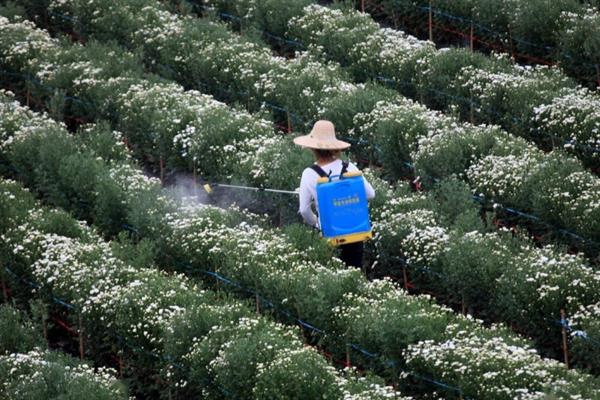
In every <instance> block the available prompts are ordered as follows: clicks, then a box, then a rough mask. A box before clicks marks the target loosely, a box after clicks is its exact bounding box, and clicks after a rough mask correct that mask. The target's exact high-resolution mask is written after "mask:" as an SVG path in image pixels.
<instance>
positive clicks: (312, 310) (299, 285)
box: [19, 212, 544, 386]
mask: <svg viewBox="0 0 600 400" xmlns="http://www.w3.org/2000/svg"><path fill="white" fill-rule="evenodd" d="M219 214H222V212H219V213H216V215H219ZM210 215H211V214H208V217H210ZM199 217H200V215H198V216H195V217H194V218H195V219H194V218H192V219H190V218H189V217H188V218H185V219H178V218H176V217H171V218H169V220H170V221H171V222H170V225H172V226H171V228H172V229H173V233H172V234H171V235H167V237H169V238H174V240H173V242H169V247H171V246H172V247H173V248H172V249H170V252H171V253H173V254H175V255H179V257H180V259H182V260H194V262H198V266H199V267H200V266H201V267H202V268H206V266H207V265H211V264H212V265H213V266H214V268H215V270H217V271H219V272H224V273H226V274H227V275H229V276H233V277H235V278H237V280H239V281H241V282H243V283H245V284H247V285H249V286H252V287H254V288H256V287H258V288H259V289H261V292H264V293H266V294H268V295H269V296H270V297H271V298H273V299H278V300H279V301H280V302H281V303H282V304H286V303H288V302H290V306H294V307H295V308H296V309H295V311H297V313H298V315H300V316H306V317H307V318H308V317H310V318H314V319H315V320H317V321H318V322H321V323H322V324H323V326H331V330H332V331H335V329H336V326H335V325H333V326H332V325H331V322H330V321H331V320H332V318H331V317H329V318H327V317H326V316H324V315H323V311H326V310H331V311H329V313H331V312H333V310H334V308H335V307H334V306H335V305H337V304H338V303H339V301H338V300H336V299H339V298H340V296H342V295H344V294H345V293H347V292H358V291H359V289H360V287H361V286H362V285H364V284H365V283H364V282H362V278H360V275H359V274H358V272H352V271H345V270H340V265H339V263H337V267H336V262H334V261H327V264H325V265H331V267H329V268H325V265H323V264H321V265H319V264H320V263H317V262H316V261H313V262H312V263H310V262H306V261H305V260H303V256H302V253H300V250H299V249H298V250H294V249H293V248H290V247H289V245H287V246H286V244H285V242H282V241H281V239H277V237H276V236H273V235H274V233H269V232H268V231H265V230H264V229H261V228H259V227H256V226H252V225H248V224H246V225H239V224H237V225H234V226H235V227H237V229H231V228H227V230H223V228H226V226H223V227H221V228H220V227H219V224H213V223H209V224H208V225H209V227H210V229H207V230H205V231H203V232H204V234H203V235H202V236H200V237H199V236H198V232H199V231H200V230H201V226H196V225H195V224H197V222H194V221H199V222H200V223H201V224H206V223H207V222H202V221H207V220H206V215H202V218H201V219H198V218H199ZM217 218H223V217H217ZM35 220H36V221H42V220H43V218H36V219H35ZM208 221H210V218H209V219H208ZM217 221H218V219H217ZM182 228H183V229H184V230H183V232H189V233H190V235H189V236H182V235H180V234H179V229H182ZM25 231H26V232H31V231H32V229H25ZM232 235H233V236H232ZM252 237H254V238H257V240H260V243H257V242H256V241H253V240H250V238H252ZM203 238H204V239H203ZM199 239H200V240H203V242H199V243H198V242H197V241H198V240H199ZM39 240H40V241H41V242H42V244H41V246H42V249H43V246H45V245H46V244H48V245H50V244H51V245H52V246H58V247H59V248H60V249H62V250H60V251H56V252H54V251H53V250H50V249H48V250H43V251H44V254H47V255H46V256H45V257H44V259H45V260H48V262H50V263H52V264H53V265H54V263H53V262H52V259H53V258H54V257H56V256H57V255H58V254H59V253H67V254H73V256H71V257H72V258H73V259H74V260H76V259H79V258H80V257H83V260H87V262H97V261H95V260H97V259H98V257H97V253H96V251H97V250H94V249H91V250H94V251H92V254H91V255H88V254H89V253H86V251H87V250H86V251H84V252H83V253H82V252H79V251H75V253H73V252H69V251H67V250H66V249H68V248H72V247H74V246H71V245H70V244H72V243H71V242H69V240H70V239H68V240H67V239H64V238H61V237H59V236H51V237H49V236H48V235H42V236H40V237H39ZM190 240H193V241H196V243H194V244H193V245H192V244H191V243H190V242H189V241H190ZM213 241H214V242H213ZM32 242H37V241H33V240H32ZM65 244H69V245H67V247H64V245H65ZM36 247H37V246H36ZM21 250H24V249H21ZM21 250H19V253H21ZM220 251H223V253H220ZM190 252H191V254H190ZM199 252H200V253H199ZM24 253H25V256H26V258H27V259H29V260H31V259H33V258H34V257H33V256H29V255H28V254H27V251H24ZM52 254H54V255H52ZM225 254H227V257H223V255H225ZM236 254H239V256H236ZM203 255H204V257H208V258H204V259H203V258H201V257H202V256H203ZM71 257H69V258H71ZM304 257H305V256H304ZM279 259H280V261H278V260H279ZM326 260H329V259H326ZM112 263H114V261H113V262H111V264H112ZM215 263H216V265H215ZM331 263H333V264H331ZM36 265H39V267H40V268H39V269H37V270H36V271H38V272H39V274H38V275H35V277H36V278H37V279H47V280H51V282H54V280H55V279H57V277H56V274H52V275H48V273H49V270H48V269H47V268H45V267H44V265H46V261H44V262H43V263H41V264H36ZM290 265H297V267H295V268H292V269H291V270H288V269H289V266H290ZM64 268H69V267H68V266H64ZM81 268H85V267H84V266H83V265H82V264H81V263H79V262H78V264H77V268H76V269H74V270H73V272H75V271H76V270H79V269H81ZM330 268H333V270H331V269H330ZM95 270H99V271H102V268H95ZM278 270H288V273H286V274H281V275H280V274H275V273H273V272H275V271H278ZM335 270H338V271H339V272H338V273H333V272H334V271H335ZM119 271H121V272H122V273H126V271H127V268H123V267H121V268H119ZM100 273H102V272H100ZM340 273H341V275H340ZM90 275H91V276H94V275H93V274H92V273H90ZM96 275H97V274H96ZM338 275H340V276H339V277H338ZM315 276H318V277H319V278H320V279H316V280H315ZM327 276H330V278H329V279H327V278H326V277H327ZM344 276H346V278H343V279H342V282H343V281H346V282H347V283H345V284H342V285H341V286H340V283H339V280H340V278H342V277H344ZM259 277H260V278H259ZM52 278H54V279H52ZM267 278H268V279H267ZM65 279H66V278H65ZM70 279H71V278H70ZM156 279H159V278H156V277H155V276H153V275H152V276H150V277H145V278H142V277H140V278H139V279H137V280H139V281H142V282H155V280H156ZM281 279H283V280H284V282H285V281H287V282H288V284H287V285H286V284H284V283H282V282H281V281H280V280H281ZM104 280H108V279H107V278H103V279H102V281H104ZM94 281H96V280H94ZM108 281H109V282H110V280H108ZM123 281H124V282H127V283H123V285H126V286H127V288H128V290H125V294H127V293H129V295H126V297H127V299H128V300H127V302H126V304H130V303H131V302H132V298H130V297H129V296H130V295H131V296H138V295H139V292H137V291H134V289H137V288H138V287H139V286H140V285H138V284H133V283H131V282H132V279H129V278H127V277H126V278H124V279H123ZM133 282H134V283H135V280H133ZM315 282H321V283H320V285H319V286H315ZM86 285H87V284H86V283H85V281H83V282H82V281H77V282H74V281H73V280H69V281H68V282H67V283H66V284H61V283H60V282H58V281H57V282H56V283H55V284H53V286H52V287H53V288H56V289H57V290H60V294H63V295H65V296H77V295H78V294H80V293H86V292H87V291H88V290H89V291H90V293H91V292H92V291H94V288H93V287H87V286H86ZM131 285H133V286H131ZM322 285H325V286H322ZM348 285H350V286H348ZM159 287H160V288H161V289H160V290H158V289H157V291H153V292H152V293H153V295H152V296H148V297H147V298H146V300H148V299H152V298H154V297H157V298H159V299H160V298H161V296H159V295H158V293H163V295H162V296H166V294H164V293H169V292H170V291H169V290H168V289H167V290H164V289H165V288H164V287H163V286H160V285H159ZM352 287H354V288H355V289H351V288H352ZM306 288H312V290H314V291H315V292H314V294H313V295H307V294H306ZM132 291H133V293H132ZM319 293H320V294H321V296H322V293H328V294H329V297H328V298H325V299H323V298H322V297H320V296H317V294H319ZM94 294H96V292H95V291H94ZM125 294H124V295H125ZM154 294H155V295H154ZM400 294H401V292H399V291H397V290H395V294H394V296H393V297H397V296H398V295H400ZM291 295H293V297H292V298H291V299H290V298H289V296H291ZM98 296H100V297H102V296H101V295H100V294H98ZM282 296H286V297H282ZM404 296H405V295H404ZM134 298H138V297H134ZM286 299H287V300H286ZM308 299H317V300H319V301H317V302H310V301H309V302H307V300H308ZM140 300H141V301H142V302H144V301H145V300H144V297H143V296H142V298H141V299H140ZM157 301H158V300H157ZM322 301H324V303H322ZM74 302H75V301H74ZM75 303H76V302H75ZM159 303H160V302H159ZM143 304H144V307H143V309H144V310H149V312H153V310H154V309H153V307H151V305H149V304H146V303H143ZM115 307H116V308H117V309H121V308H120V307H117V306H116V305H115ZM159 309H160V307H159ZM90 310H92V309H90ZM124 312H125V313H126V314H125V316H124V317H123V319H119V318H118V315H117V316H114V317H113V318H112V319H109V320H114V319H115V318H117V320H118V321H122V322H121V323H123V324H126V322H127V324H126V327H127V329H128V330H131V331H133V334H132V335H131V338H130V340H132V341H133V343H135V344H136V345H138V346H152V345H154V344H157V343H158V344H160V343H161V341H160V338H158V337H157V336H155V335H153V334H152V332H154V331H153V326H151V325H148V326H145V325H144V324H142V325H140V326H137V324H136V326H135V327H134V326H132V325H128V324H129V323H131V320H132V318H134V317H135V316H136V315H138V314H136V313H137V312H139V310H138V311H135V310H130V309H129V308H128V307H127V308H126V309H124ZM132 312H133V313H134V314H132ZM445 312H446V313H448V316H449V317H451V316H452V315H453V314H452V313H451V312H449V311H445ZM141 315H143V316H144V317H143V319H144V321H147V320H150V321H153V318H151V315H148V314H146V313H142V314H141ZM169 315H170V314H169ZM138 318H141V317H139V315H138ZM452 318H455V317H452ZM311 320H312V319H311ZM382 322H383V321H382ZM134 328H135V329H134ZM138 329H142V332H141V334H136V332H137V331H138ZM338 329H339V328H338ZM118 332H119V334H121V335H123V334H125V332H124V331H123V330H119V331H118ZM507 334H508V333H507ZM409 343H410V342H407V345H408V344H409ZM338 347H339V344H338ZM378 347H379V346H378ZM381 350H384V349H383V348H382V349H381ZM390 351H392V349H388V351H386V352H384V351H382V354H386V353H389V352H390ZM390 354H396V353H390ZM535 385H542V386H543V385H544V384H543V382H536V383H535Z"/></svg>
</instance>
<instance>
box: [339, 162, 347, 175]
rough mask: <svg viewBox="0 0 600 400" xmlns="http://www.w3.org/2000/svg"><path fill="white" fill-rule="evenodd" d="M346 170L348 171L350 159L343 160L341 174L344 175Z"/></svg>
mask: <svg viewBox="0 0 600 400" xmlns="http://www.w3.org/2000/svg"><path fill="white" fill-rule="evenodd" d="M346 172H348V161H342V172H340V176H343V175H344V174H345V173H346Z"/></svg>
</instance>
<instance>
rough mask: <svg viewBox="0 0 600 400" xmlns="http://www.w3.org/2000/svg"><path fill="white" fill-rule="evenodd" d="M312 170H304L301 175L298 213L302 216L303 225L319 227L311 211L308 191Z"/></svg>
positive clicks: (311, 197) (310, 198) (310, 199)
mask: <svg viewBox="0 0 600 400" xmlns="http://www.w3.org/2000/svg"><path fill="white" fill-rule="evenodd" d="M311 172H312V170H305V171H304V172H303V173H302V180H301V181H300V193H299V195H300V196H299V197H300V207H299V209H298V213H300V215H302V219H303V220H304V222H305V223H307V224H308V225H310V226H314V227H317V228H318V227H319V220H318V218H317V216H316V215H315V213H314V212H313V210H312V203H313V195H312V192H311V191H310V185H311V181H312V179H311V176H310V174H311Z"/></svg>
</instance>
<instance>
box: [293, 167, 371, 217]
mask: <svg viewBox="0 0 600 400" xmlns="http://www.w3.org/2000/svg"><path fill="white" fill-rule="evenodd" d="M321 168H322V169H323V171H325V173H326V174H329V173H330V172H331V175H332V176H333V175H339V174H340V172H342V160H339V159H338V160H335V161H333V162H330V163H329V164H326V165H322V166H321ZM355 171H358V168H357V167H356V165H354V164H353V163H351V162H348V172H355ZM319 178H320V176H319V174H317V173H316V172H315V171H314V170H313V169H312V168H306V169H305V170H304V172H302V180H301V181H300V208H299V209H298V212H299V213H300V215H302V218H303V219H304V222H306V223H307V224H308V225H311V226H315V227H317V228H318V227H319V219H318V218H317V216H316V214H315V212H314V211H313V209H312V205H313V203H314V205H315V209H317V207H318V203H317V180H318V179H319ZM364 182H365V192H366V194H367V199H368V200H371V199H372V198H374V197H375V190H374V189H373V186H371V184H370V183H369V182H367V180H366V179H364Z"/></svg>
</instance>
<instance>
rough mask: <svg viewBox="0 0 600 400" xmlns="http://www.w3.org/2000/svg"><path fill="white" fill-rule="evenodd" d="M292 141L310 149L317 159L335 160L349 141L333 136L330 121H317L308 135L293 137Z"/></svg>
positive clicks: (332, 127)
mask: <svg viewBox="0 0 600 400" xmlns="http://www.w3.org/2000/svg"><path fill="white" fill-rule="evenodd" d="M294 143H296V144H297V145H299V146H302V147H307V148H309V149H311V150H312V151H313V153H314V155H315V158H316V159H317V160H323V161H327V160H331V161H333V160H335V159H337V158H339V156H340V153H341V152H342V150H345V149H347V148H348V147H350V143H346V142H344V141H342V140H338V139H337V138H336V137H335V127H334V126H333V123H331V121H326V120H321V121H317V122H316V123H315V125H314V126H313V128H312V130H311V131H310V133H309V134H308V135H304V136H298V137H297V138H294Z"/></svg>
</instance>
